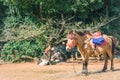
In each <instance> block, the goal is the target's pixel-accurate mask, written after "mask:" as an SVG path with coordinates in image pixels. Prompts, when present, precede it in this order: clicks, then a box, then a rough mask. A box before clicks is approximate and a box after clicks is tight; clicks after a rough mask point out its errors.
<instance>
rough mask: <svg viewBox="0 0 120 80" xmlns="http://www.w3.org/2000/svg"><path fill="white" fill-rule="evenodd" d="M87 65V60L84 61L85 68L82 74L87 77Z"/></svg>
mask: <svg viewBox="0 0 120 80" xmlns="http://www.w3.org/2000/svg"><path fill="white" fill-rule="evenodd" d="M87 65H88V61H87V60H84V61H83V68H82V74H85V75H87V73H88V70H87Z"/></svg>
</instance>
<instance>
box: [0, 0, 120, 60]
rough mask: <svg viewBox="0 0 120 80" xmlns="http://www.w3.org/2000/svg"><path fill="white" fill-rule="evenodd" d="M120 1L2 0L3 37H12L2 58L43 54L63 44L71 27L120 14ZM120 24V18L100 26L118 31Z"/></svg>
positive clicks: (89, 25) (91, 24) (106, 30)
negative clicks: (48, 46) (45, 49)
mask: <svg viewBox="0 0 120 80" xmlns="http://www.w3.org/2000/svg"><path fill="white" fill-rule="evenodd" d="M119 3H120V1H119V0H111V1H109V0H0V37H1V39H5V40H10V41H9V42H8V43H6V44H5V45H4V49H3V51H1V57H2V59H4V60H5V61H13V60H15V59H16V58H17V59H20V58H21V57H22V56H23V55H24V56H30V57H40V53H41V52H42V51H43V49H44V48H45V44H47V43H48V44H51V45H55V44H57V43H59V42H60V41H62V39H63V38H65V37H66V34H67V32H68V30H71V29H78V30H80V29H81V28H84V29H86V28H93V27H95V26H96V24H97V23H100V22H102V21H104V20H107V19H109V17H113V16H120V5H119ZM40 5H41V8H40ZM41 19H42V20H41ZM119 25H120V23H119V19H118V20H116V21H115V22H112V23H110V24H108V25H105V26H104V27H102V28H100V29H101V30H102V31H103V32H104V33H107V34H111V32H114V33H117V34H118V32H119ZM113 30H114V31H113ZM117 37H119V36H117Z"/></svg>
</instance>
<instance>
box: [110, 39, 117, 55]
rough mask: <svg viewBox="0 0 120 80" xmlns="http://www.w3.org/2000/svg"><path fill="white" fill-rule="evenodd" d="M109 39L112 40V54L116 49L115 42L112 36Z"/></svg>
mask: <svg viewBox="0 0 120 80" xmlns="http://www.w3.org/2000/svg"><path fill="white" fill-rule="evenodd" d="M111 40H112V53H113V54H114V52H115V49H116V45H115V43H114V41H113V38H111Z"/></svg>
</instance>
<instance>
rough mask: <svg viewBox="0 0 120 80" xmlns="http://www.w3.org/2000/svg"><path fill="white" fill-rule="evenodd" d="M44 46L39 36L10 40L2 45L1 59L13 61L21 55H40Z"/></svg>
mask: <svg viewBox="0 0 120 80" xmlns="http://www.w3.org/2000/svg"><path fill="white" fill-rule="evenodd" d="M44 48H45V46H44V45H43V42H42V40H41V39H39V38H36V39H32V40H25V41H10V42H8V43H6V44H5V45H4V48H3V50H2V52H1V59H3V60H4V61H11V62H13V61H15V60H20V59H21V58H22V57H23V56H28V57H32V58H33V57H41V53H42V51H43V50H44Z"/></svg>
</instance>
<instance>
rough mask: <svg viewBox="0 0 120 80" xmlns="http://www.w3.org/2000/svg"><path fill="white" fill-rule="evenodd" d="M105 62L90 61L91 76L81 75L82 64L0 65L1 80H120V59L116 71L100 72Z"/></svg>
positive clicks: (29, 63) (35, 63)
mask: <svg viewBox="0 0 120 80" xmlns="http://www.w3.org/2000/svg"><path fill="white" fill-rule="evenodd" d="M102 67H103V61H96V60H90V62H89V65H88V70H89V74H88V75H87V76H84V75H82V74H81V69H82V63H81V61H79V63H78V62H77V63H76V62H69V61H68V62H62V63H58V64H55V65H48V66H38V65H37V62H27V63H15V64H10V63H9V64H0V80H120V59H115V60H114V68H115V69H114V71H113V72H111V71H110V70H109V69H110V62H109V63H108V70H107V71H106V72H100V70H101V69H102Z"/></svg>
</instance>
